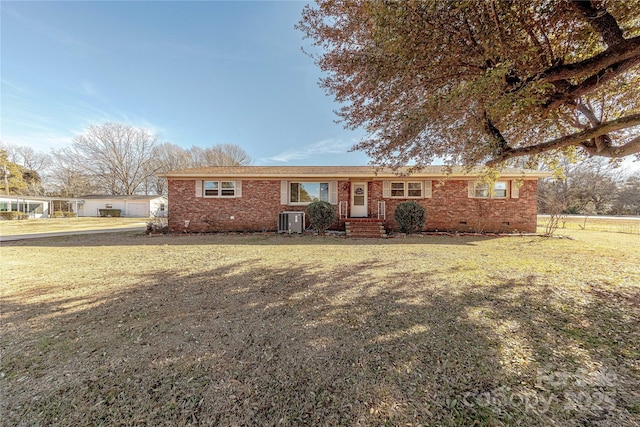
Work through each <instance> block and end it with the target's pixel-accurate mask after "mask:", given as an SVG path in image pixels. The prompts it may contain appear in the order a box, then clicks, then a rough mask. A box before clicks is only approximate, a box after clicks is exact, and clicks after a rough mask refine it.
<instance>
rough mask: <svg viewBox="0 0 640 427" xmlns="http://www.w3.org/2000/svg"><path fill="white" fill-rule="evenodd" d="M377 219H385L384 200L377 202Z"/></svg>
mask: <svg viewBox="0 0 640 427" xmlns="http://www.w3.org/2000/svg"><path fill="white" fill-rule="evenodd" d="M378 219H383V220H385V221H386V219H387V203H386V202H385V201H384V200H380V201H379V202H378Z"/></svg>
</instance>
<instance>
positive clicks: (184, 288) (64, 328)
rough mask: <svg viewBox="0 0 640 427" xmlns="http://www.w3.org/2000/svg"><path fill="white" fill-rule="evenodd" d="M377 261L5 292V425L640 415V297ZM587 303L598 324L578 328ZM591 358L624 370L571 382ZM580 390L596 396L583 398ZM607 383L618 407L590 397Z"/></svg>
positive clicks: (161, 275)
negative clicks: (34, 294) (67, 292)
mask: <svg viewBox="0 0 640 427" xmlns="http://www.w3.org/2000/svg"><path fill="white" fill-rule="evenodd" d="M368 265H369V266H371V267H372V268H375V269H384V268H385V267H386V266H391V265H392V263H387V264H385V263H382V262H379V261H374V260H372V261H371V262H370V263H369V264H368ZM369 271H370V270H369V269H359V270H357V271H356V270H341V271H338V270H332V271H329V272H327V271H324V272H318V270H317V269H316V266H314V265H313V264H312V263H309V264H306V265H300V264H298V265H294V266H291V268H274V267H265V266H264V265H262V264H261V263H260V262H259V260H255V261H249V262H243V263H235V264H230V265H227V266H224V267H221V268H214V269H211V270H209V271H206V272H204V273H201V274H193V275H183V274H180V273H179V272H178V273H175V272H158V273H157V274H153V275H149V276H143V277H141V278H140V279H141V281H140V285H139V286H137V287H135V288H132V289H129V290H127V291H123V292H118V293H114V294H110V295H101V296H99V297H96V298H95V299H92V300H87V299H68V300H60V301H53V302H47V303H41V304H32V305H28V304H24V303H22V302H21V301H22V300H23V298H24V297H26V296H25V295H17V296H16V297H15V298H5V299H4V300H3V302H2V307H3V308H2V312H3V315H4V320H3V321H4V326H3V328H4V329H5V330H6V332H5V333H4V336H5V338H4V339H5V341H4V345H3V347H5V349H4V357H3V368H2V372H3V376H2V377H0V384H1V385H2V389H3V390H5V392H6V396H5V397H3V399H2V400H3V405H4V409H3V412H4V413H5V422H8V423H9V424H16V425H32V424H46V425H49V424H51V425H56V424H59V425H71V424H74V425H89V424H91V425H100V424H105V425H110V424H122V425H133V424H149V425H161V424H164V425H187V424H194V425H318V424H326V425H358V424H360V425H382V424H385V423H387V424H390V425H406V424H407V423H422V424H431V425H471V424H473V423H474V422H475V423H476V424H477V425H501V424H509V425H511V424H521V425H549V424H553V423H555V424H560V425H589V424H595V423H605V424H606V423H610V424H612V425H614V424H617V425H623V424H626V425H631V424H632V423H638V422H639V421H640V418H638V414H637V413H630V412H629V409H631V410H632V411H633V410H634V408H636V409H637V408H638V406H637V401H635V403H634V401H633V400H632V398H631V397H630V396H632V394H631V393H632V390H633V388H632V387H633V383H631V384H630V383H625V381H626V380H625V378H627V379H628V378H629V377H628V375H629V373H628V371H629V369H630V368H631V366H627V364H629V365H631V364H632V362H631V361H628V360H629V358H633V355H634V354H635V355H636V356H637V354H638V353H637V351H638V350H637V348H638V347H637V345H638V341H637V331H638V324H637V323H638V321H637V316H636V317H635V319H634V318H633V317H631V318H630V317H629V314H630V313H632V312H633V310H636V311H637V309H638V307H637V305H635V306H634V305H633V304H636V303H634V302H633V301H634V298H635V301H637V298H638V297H639V296H640V295H638V294H637V293H636V294H633V295H628V297H624V298H622V297H618V296H617V298H621V299H619V300H618V301H616V303H615V304H614V303H612V302H611V301H610V298H611V297H612V295H598V294H597V293H593V295H591V296H592V299H591V301H590V302H589V303H588V304H587V305H585V306H584V307H583V308H580V309H576V308H574V307H572V306H571V305H570V304H569V305H567V306H559V305H557V304H556V303H555V301H556V300H555V299H554V296H553V294H552V293H550V291H551V290H550V288H548V287H545V286H541V285H537V284H536V279H535V277H526V278H523V279H522V280H513V279H508V280H507V279H504V278H496V284H495V286H485V287H475V288H474V287H469V288H468V289H462V292H460V289H459V288H452V289H448V288H447V287H446V286H443V285H442V284H441V281H442V277H443V275H444V272H437V271H434V273H433V275H431V276H429V277H424V276H418V275H415V274H412V273H411V272H407V273H402V274H401V273H392V274H389V275H388V276H385V277H384V278H382V279H381V278H380V277H376V276H373V275H372V274H371V273H370V272H369ZM568 302H570V301H568ZM70 305H71V306H72V307H69V306H70ZM583 309H584V313H585V314H586V317H587V319H588V320H589V322H588V323H581V324H580V325H578V326H576V325H575V322H580V320H581V319H582V315H583ZM602 313H607V315H601V314H602ZM628 328H636V329H635V331H636V335H634V336H632V337H629V336H627V338H632V339H631V340H630V341H629V342H617V341H616V342H615V343H614V342H609V341H607V342H595V343H594V342H592V341H593V340H598V339H600V338H601V337H603V334H604V335H606V333H607V332H608V331H613V332H614V333H615V334H622V333H623V331H625V330H627V329H628ZM578 330H579V332H576V331H578ZM573 345H575V346H577V347H579V348H580V349H581V350H582V351H583V353H581V354H574V350H573V349H572V348H571V346H573ZM634 351H635V353H633V352H634ZM629 352H631V354H629ZM571 354H574V358H573V360H567V357H568V355H571ZM518 355H520V356H518ZM515 357H522V358H523V360H522V361H515V360H514V359H513V358H515ZM527 357H528V358H529V360H527ZM594 367H599V368H600V369H601V370H602V369H605V368H606V369H609V370H610V371H609V373H610V375H609V378H608V379H609V380H611V381H613V384H604V385H598V384H595V385H594V384H590V383H589V384H586V385H585V383H584V381H583V383H582V384H574V382H575V381H574V377H575V378H578V379H583V380H584V378H583V377H580V375H582V376H584V375H586V374H583V373H578V370H579V369H584V370H586V371H589V372H592V371H594ZM586 371H585V372H586ZM545 375H546V376H545ZM572 375H573V376H572ZM635 375H636V378H635V380H637V372H636V374H635ZM541 376H542V379H541V378H540V377H541ZM636 384H637V383H636ZM567 392H570V393H574V392H576V393H577V392H582V393H583V394H584V395H585V396H590V397H591V398H592V401H589V402H587V401H577V400H576V399H577V398H580V396H582V395H579V396H577V398H576V399H574V400H573V401H572V400H571V396H573V395H572V394H567ZM596 393H601V394H602V395H603V396H604V397H608V398H609V400H610V401H612V404H611V402H605V403H604V404H602V405H600V406H601V407H596V406H594V405H595V403H597V402H594V401H593V398H594V396H596V397H597V396H600V395H596ZM607 393H608V394H607ZM636 397H637V396H636ZM572 403H577V405H574V406H575V408H572V407H570V406H569V404H572ZM605 404H607V406H606V407H602V406H604V405H605ZM634 405H636V406H634Z"/></svg>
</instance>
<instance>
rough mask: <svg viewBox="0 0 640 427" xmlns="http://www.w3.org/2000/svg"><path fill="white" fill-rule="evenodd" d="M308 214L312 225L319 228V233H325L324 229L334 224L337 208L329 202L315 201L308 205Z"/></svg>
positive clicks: (316, 228)
mask: <svg viewBox="0 0 640 427" xmlns="http://www.w3.org/2000/svg"><path fill="white" fill-rule="evenodd" d="M307 216H308V217H309V223H310V224H311V226H312V227H313V228H314V229H315V230H317V231H318V233H324V231H325V230H326V229H327V228H329V227H330V226H331V224H333V221H335V218H336V208H335V206H333V205H332V204H331V203H328V202H322V201H317V202H313V203H310V204H309V205H308V206H307Z"/></svg>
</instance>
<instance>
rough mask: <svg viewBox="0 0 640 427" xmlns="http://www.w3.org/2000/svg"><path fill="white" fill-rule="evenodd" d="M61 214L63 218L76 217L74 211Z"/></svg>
mask: <svg viewBox="0 0 640 427" xmlns="http://www.w3.org/2000/svg"><path fill="white" fill-rule="evenodd" d="M63 215H64V217H65V218H76V217H77V216H78V214H76V213H75V212H64V213H63Z"/></svg>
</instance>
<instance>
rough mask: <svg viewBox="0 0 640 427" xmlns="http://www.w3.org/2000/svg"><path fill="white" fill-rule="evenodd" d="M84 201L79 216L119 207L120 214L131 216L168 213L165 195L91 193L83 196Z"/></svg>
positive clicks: (96, 213) (152, 215) (143, 216)
mask: <svg viewBox="0 0 640 427" xmlns="http://www.w3.org/2000/svg"><path fill="white" fill-rule="evenodd" d="M80 199H82V200H83V201H84V203H83V204H82V205H81V206H80V207H79V209H78V216H100V210H106V209H117V210H119V211H120V216H124V217H129V218H149V217H157V216H166V215H167V198H166V197H165V196H158V195H152V196H146V195H129V196H112V195H107V194H90V195H86V196H81V197H80Z"/></svg>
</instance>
